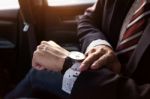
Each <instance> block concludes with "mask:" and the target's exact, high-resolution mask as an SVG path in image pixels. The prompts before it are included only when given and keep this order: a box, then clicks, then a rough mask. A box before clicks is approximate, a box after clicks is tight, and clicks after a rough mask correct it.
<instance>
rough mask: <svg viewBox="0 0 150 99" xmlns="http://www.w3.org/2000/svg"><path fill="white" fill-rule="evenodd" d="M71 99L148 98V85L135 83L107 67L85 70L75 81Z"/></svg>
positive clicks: (149, 89)
mask: <svg viewBox="0 0 150 99" xmlns="http://www.w3.org/2000/svg"><path fill="white" fill-rule="evenodd" d="M71 99H150V85H149V84H145V85H137V84H136V83H135V82H134V80H132V79H131V78H129V77H126V76H122V75H117V74H114V73H113V72H111V71H110V70H108V69H102V70H100V71H99V70H97V71H87V72H84V73H82V74H81V75H80V76H79V78H78V79H77V81H76V82H75V86H74V87H73V89H72V94H71Z"/></svg>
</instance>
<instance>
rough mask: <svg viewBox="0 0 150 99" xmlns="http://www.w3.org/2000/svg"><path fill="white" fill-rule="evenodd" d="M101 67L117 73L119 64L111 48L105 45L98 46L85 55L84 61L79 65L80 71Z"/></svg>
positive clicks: (119, 67)
mask: <svg viewBox="0 0 150 99" xmlns="http://www.w3.org/2000/svg"><path fill="white" fill-rule="evenodd" d="M103 66H106V67H107V68H109V69H111V70H112V71H113V72H115V73H119V72H120V69H121V64H120V62H119V61H118V59H117V57H116V55H115V53H114V52H113V50H112V48H110V47H108V46H106V45H99V46H96V47H94V48H92V49H91V50H89V51H88V52H87V53H86V58H85V60H84V61H83V62H82V63H81V66H80V70H81V71H85V70H87V69H89V68H90V69H99V68H102V67H103Z"/></svg>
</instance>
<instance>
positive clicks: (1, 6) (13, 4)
mask: <svg viewBox="0 0 150 99" xmlns="http://www.w3.org/2000/svg"><path fill="white" fill-rule="evenodd" d="M18 8H19V3H18V0H0V10H7V9H18Z"/></svg>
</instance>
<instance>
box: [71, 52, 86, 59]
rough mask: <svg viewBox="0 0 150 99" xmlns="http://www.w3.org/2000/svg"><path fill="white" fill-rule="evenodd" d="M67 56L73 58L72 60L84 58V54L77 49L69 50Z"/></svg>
mask: <svg viewBox="0 0 150 99" xmlns="http://www.w3.org/2000/svg"><path fill="white" fill-rule="evenodd" d="M69 57H70V58H72V59H74V60H78V61H80V60H83V59H84V58H85V55H84V54H83V53H81V52H78V51H71V52H70V54H69Z"/></svg>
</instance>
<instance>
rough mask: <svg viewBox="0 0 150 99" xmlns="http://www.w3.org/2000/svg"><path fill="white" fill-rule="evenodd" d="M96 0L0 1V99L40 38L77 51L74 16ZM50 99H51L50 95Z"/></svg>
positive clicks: (25, 68) (22, 71) (17, 77)
mask: <svg viewBox="0 0 150 99" xmlns="http://www.w3.org/2000/svg"><path fill="white" fill-rule="evenodd" d="M94 2H96V0H1V1H0V99H1V98H3V97H4V96H5V95H6V94H7V93H8V92H10V91H11V90H12V89H13V88H15V87H16V85H17V84H18V83H19V82H20V81H21V79H22V78H23V77H24V76H25V75H26V73H27V72H28V70H29V69H30V68H31V60H32V54H33V52H34V50H35V49H36V46H37V45H38V44H40V42H41V41H43V40H45V41H49V40H53V41H55V42H56V43H58V44H59V45H61V46H62V47H64V48H65V49H67V50H69V51H72V50H73V51H78V50H80V49H79V45H78V41H77V19H78V18H79V17H80V15H82V14H83V13H84V11H85V9H86V8H88V7H90V6H91V5H93V3H94ZM52 99H54V98H52Z"/></svg>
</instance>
